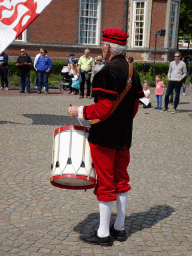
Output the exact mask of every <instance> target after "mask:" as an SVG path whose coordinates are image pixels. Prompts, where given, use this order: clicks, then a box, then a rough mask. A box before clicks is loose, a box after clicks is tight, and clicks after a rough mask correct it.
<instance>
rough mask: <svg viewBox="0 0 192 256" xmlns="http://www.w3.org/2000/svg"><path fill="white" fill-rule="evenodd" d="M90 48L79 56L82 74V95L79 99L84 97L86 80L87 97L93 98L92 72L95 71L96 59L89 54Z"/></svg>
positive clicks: (79, 66) (79, 68)
mask: <svg viewBox="0 0 192 256" xmlns="http://www.w3.org/2000/svg"><path fill="white" fill-rule="evenodd" d="M89 54H90V50H89V49H86V50H85V51H84V55H83V56H81V57H80V58H79V61H78V71H79V72H80V75H81V84H80V97H79V99H82V98H83V97H84V86H85V81H86V83H87V95H86V97H87V98H88V99H90V98H91V96H90V87H91V81H90V78H91V73H92V71H93V66H94V65H95V63H94V60H93V58H92V57H91V56H89Z"/></svg>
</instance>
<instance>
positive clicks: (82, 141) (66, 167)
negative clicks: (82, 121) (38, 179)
mask: <svg viewBox="0 0 192 256" xmlns="http://www.w3.org/2000/svg"><path fill="white" fill-rule="evenodd" d="M88 134H89V129H88V128H87V127H83V126H63V127H60V128H58V129H56V130H55V133H54V143H53V162H52V166H53V169H52V173H51V178H50V182H51V184H52V185H54V186H57V187H60V188H67V189H85V188H86V189H88V188H93V187H95V184H96V172H95V169H94V167H93V164H92V158H91V152H90V147H89V142H88ZM70 152H71V153H70ZM70 160H71V163H69V162H70ZM82 161H83V162H82Z"/></svg>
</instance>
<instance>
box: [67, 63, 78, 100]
mask: <svg viewBox="0 0 192 256" xmlns="http://www.w3.org/2000/svg"><path fill="white" fill-rule="evenodd" d="M69 75H70V78H71V82H70V92H69V94H71V95H73V94H79V90H78V89H76V88H73V87H72V81H73V80H76V81H77V80H79V72H78V70H77V64H76V61H75V60H72V64H70V65H69Z"/></svg>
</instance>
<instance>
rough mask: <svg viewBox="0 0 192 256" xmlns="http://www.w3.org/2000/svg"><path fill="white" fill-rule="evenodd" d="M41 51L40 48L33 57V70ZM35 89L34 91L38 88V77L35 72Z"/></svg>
mask: <svg viewBox="0 0 192 256" xmlns="http://www.w3.org/2000/svg"><path fill="white" fill-rule="evenodd" d="M41 50H42V48H40V50H39V53H38V54H37V55H36V56H35V59H34V64H33V66H34V69H35V65H36V63H37V60H38V59H39V57H40V56H41V53H40V52H41ZM35 88H36V89H37V88H38V75H37V72H36V84H35Z"/></svg>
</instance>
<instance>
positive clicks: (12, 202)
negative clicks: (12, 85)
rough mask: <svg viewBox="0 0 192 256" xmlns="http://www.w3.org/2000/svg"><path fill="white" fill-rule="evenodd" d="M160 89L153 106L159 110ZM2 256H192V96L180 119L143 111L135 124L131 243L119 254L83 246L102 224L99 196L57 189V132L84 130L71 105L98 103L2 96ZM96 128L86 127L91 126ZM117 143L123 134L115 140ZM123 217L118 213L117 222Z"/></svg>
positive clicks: (184, 100) (116, 249)
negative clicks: (53, 177)
mask: <svg viewBox="0 0 192 256" xmlns="http://www.w3.org/2000/svg"><path fill="white" fill-rule="evenodd" d="M153 92H154V89H153V88H152V89H151V101H152V105H154V106H155V101H156V99H155V95H154V94H153ZM0 102H1V112H0V134H1V136H0V162H1V172H0V186H1V190H0V215H1V218H0V241H1V242H0V251H2V252H3V256H8V255H11V256H13V255H18V256H22V255H23V256H24V255H26V256H36V255H38V256H46V255H49V256H50V255H61V256H62V255H63V256H65V255H66V256H68V255H79V256H86V255H87V256H88V255H92V256H93V255H97V256H99V255H110V256H112V255H118V256H124V255H131V256H134V255H136V256H139V255H144V256H147V255H148V256H150V255H151V256H170V255H179V256H182V255H186V256H191V255H192V246H191V244H192V224H191V223H192V222H191V220H192V195H191V178H192V176H191V166H192V150H191V145H192V137H191V134H192V126H191V121H192V118H191V116H190V115H189V114H191V113H192V97H191V96H190V95H187V96H183V95H182V94H181V97H180V104H179V106H178V113H177V114H175V115H172V114H171V108H172V105H169V111H168V112H167V113H162V112H160V111H157V110H154V109H153V108H151V109H143V108H142V107H141V106H140V107H139V111H138V114H137V115H136V117H135V119H134V129H133V145H132V147H131V150H130V153H131V161H130V165H129V167H128V172H129V175H130V185H131V186H132V189H131V190H130V192H129V201H128V208H127V212H126V220H125V229H126V232H127V238H128V239H127V240H126V241H125V242H123V243H121V242H118V241H115V242H114V245H113V246H112V247H109V248H107V247H104V248H103V247H101V246H94V245H89V244H86V243H83V242H82V241H80V240H79V235H80V234H81V233H82V232H83V233H87V234H89V233H90V232H91V231H92V230H95V229H97V228H98V225H99V207H98V202H97V200H96V197H95V195H94V194H93V190H92V189H91V190H87V191H86V192H84V191H81V190H80V191H77V190H66V189H60V188H56V187H53V186H52V185H50V182H49V178H50V173H51V170H50V164H51V161H52V144H53V133H54V130H55V129H56V128H58V127H61V126H66V125H69V124H70V125H79V123H78V121H77V120H76V119H72V118H69V117H68V114H67V107H68V106H69V105H70V104H74V105H86V104H92V103H93V100H92V99H91V100H88V99H83V100H79V99H78V96H75V95H74V96H71V95H69V94H68V91H67V92H63V91H61V92H60V91H59V92H58V91H56V90H55V91H54V90H50V94H49V95H47V97H45V95H43V94H42V95H40V96H39V95H36V94H35V93H33V91H32V94H31V95H30V97H27V95H25V94H24V95H22V96H21V95H19V90H9V91H8V92H7V93H6V94H5V92H2V91H0ZM88 124H89V122H84V125H88ZM114 136H115V134H114ZM115 218H116V206H115V203H114V206H113V215H112V222H111V223H113V222H114V221H115Z"/></svg>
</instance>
